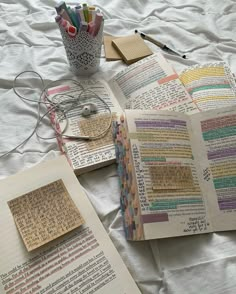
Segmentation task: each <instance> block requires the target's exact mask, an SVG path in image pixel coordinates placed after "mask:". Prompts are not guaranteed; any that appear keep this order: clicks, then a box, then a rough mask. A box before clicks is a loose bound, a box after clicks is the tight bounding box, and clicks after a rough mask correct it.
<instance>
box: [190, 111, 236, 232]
mask: <svg viewBox="0 0 236 294" xmlns="http://www.w3.org/2000/svg"><path fill="white" fill-rule="evenodd" d="M191 121H192V128H193V132H194V143H193V148H194V149H196V150H195V154H196V155H195V156H196V159H197V161H198V163H199V170H200V177H201V183H202V187H203V188H204V191H205V193H206V194H207V195H208V203H209V204H208V207H209V213H210V217H211V220H212V226H213V229H214V231H226V230H235V220H236V217H235V213H236V198H235V195H236V176H235V175H236V148H235V146H236V110H235V109H234V108H232V107H225V108H221V109H215V110H211V111H206V112H202V113H199V114H195V115H193V116H192V117H191Z"/></svg>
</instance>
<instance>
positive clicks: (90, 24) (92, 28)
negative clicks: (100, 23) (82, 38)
mask: <svg viewBox="0 0 236 294" xmlns="http://www.w3.org/2000/svg"><path fill="white" fill-rule="evenodd" d="M94 28H95V24H94V22H92V21H91V22H89V23H88V30H87V31H88V32H89V34H92V33H93V30H94Z"/></svg>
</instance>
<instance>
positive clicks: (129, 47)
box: [112, 34, 153, 64]
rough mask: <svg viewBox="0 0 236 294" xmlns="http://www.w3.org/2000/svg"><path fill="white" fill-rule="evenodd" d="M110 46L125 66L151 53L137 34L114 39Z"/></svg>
mask: <svg viewBox="0 0 236 294" xmlns="http://www.w3.org/2000/svg"><path fill="white" fill-rule="evenodd" d="M112 45H113V46H114V48H116V50H117V51H118V52H119V54H120V55H121V56H122V59H123V60H124V62H125V63H127V64H131V63H134V62H136V61H138V60H140V59H142V58H144V57H146V56H149V55H151V54H152V53H153V52H152V51H151V49H150V48H149V47H148V46H147V44H146V43H145V42H144V40H143V39H142V38H141V37H140V36H139V35H137V34H135V35H131V36H126V37H121V38H117V39H114V40H112Z"/></svg>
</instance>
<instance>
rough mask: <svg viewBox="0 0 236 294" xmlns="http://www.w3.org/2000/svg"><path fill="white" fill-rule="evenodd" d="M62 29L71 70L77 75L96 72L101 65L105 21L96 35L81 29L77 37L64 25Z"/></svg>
mask: <svg viewBox="0 0 236 294" xmlns="http://www.w3.org/2000/svg"><path fill="white" fill-rule="evenodd" d="M60 31H61V35H62V40H63V43H64V47H65V50H66V55H67V59H68V62H69V64H70V68H71V71H72V72H73V73H74V74H76V75H90V74H93V73H95V72H96V71H97V70H98V68H99V65H100V57H101V48H102V39H103V23H102V24H101V26H100V29H99V31H98V33H97V35H96V36H92V35H91V34H90V33H88V32H87V31H80V32H79V33H78V34H77V35H76V36H75V37H71V36H69V35H68V33H67V32H66V30H65V29H64V28H63V27H61V28H60Z"/></svg>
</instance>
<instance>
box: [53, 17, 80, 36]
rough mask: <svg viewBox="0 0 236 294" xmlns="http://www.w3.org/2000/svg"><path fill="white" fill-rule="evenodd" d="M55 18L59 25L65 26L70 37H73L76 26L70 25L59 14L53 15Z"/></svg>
mask: <svg viewBox="0 0 236 294" xmlns="http://www.w3.org/2000/svg"><path fill="white" fill-rule="evenodd" d="M55 20H56V22H57V23H58V24H59V25H60V26H62V27H63V28H65V30H66V31H67V33H68V35H69V36H70V37H75V35H76V34H77V28H76V27H74V26H72V25H71V24H70V23H69V22H68V21H67V20H66V19H64V18H62V17H61V16H60V15H57V16H56V17H55Z"/></svg>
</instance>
